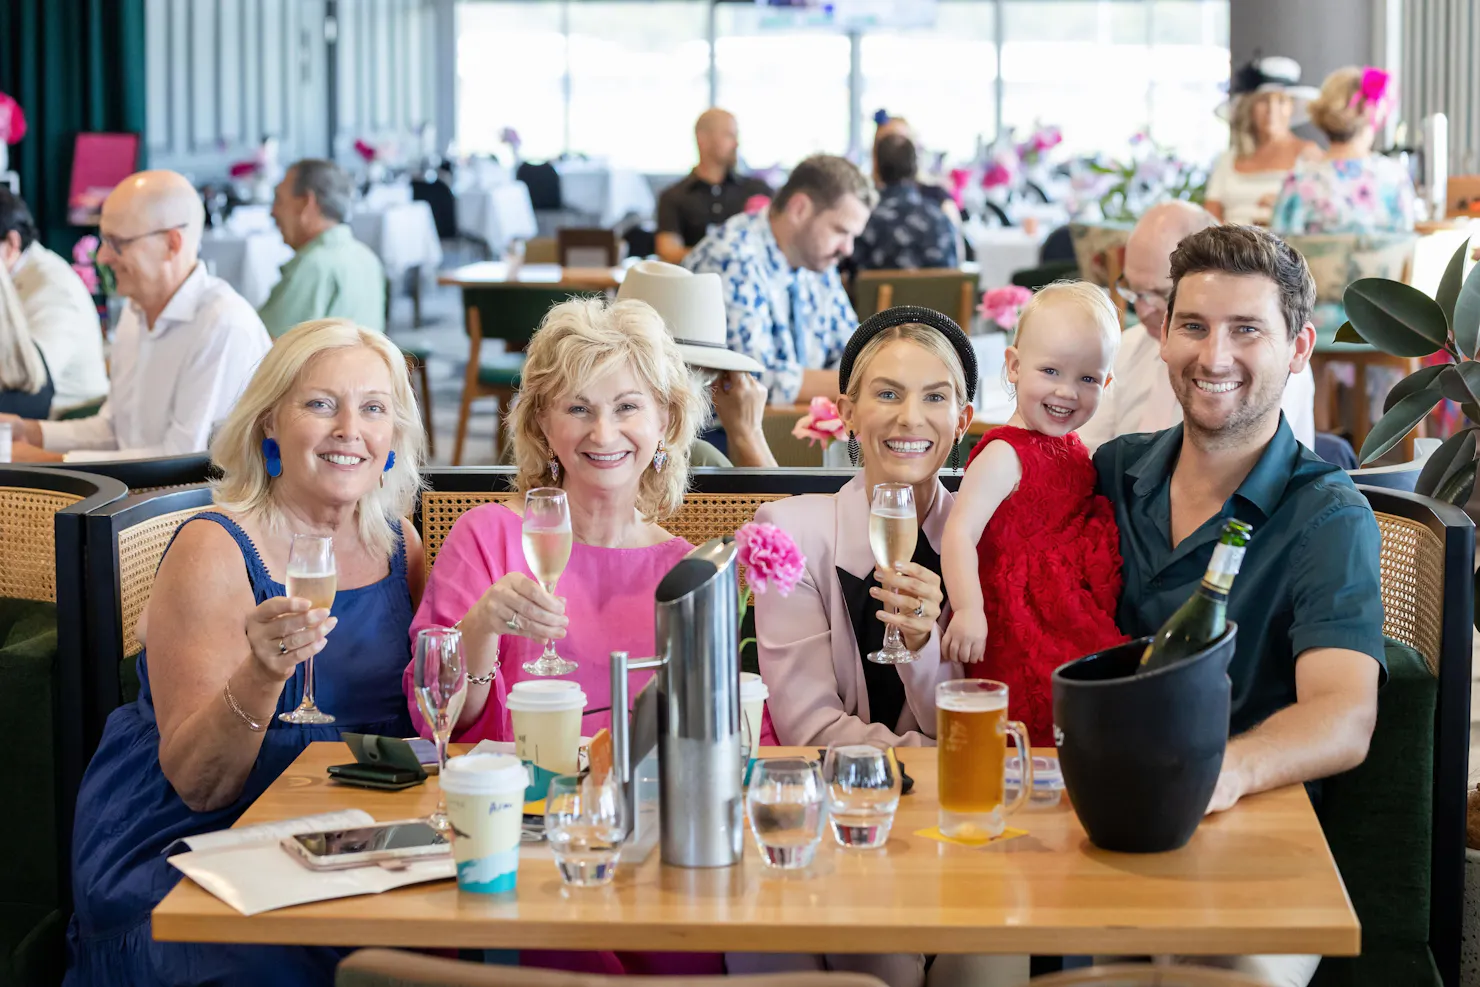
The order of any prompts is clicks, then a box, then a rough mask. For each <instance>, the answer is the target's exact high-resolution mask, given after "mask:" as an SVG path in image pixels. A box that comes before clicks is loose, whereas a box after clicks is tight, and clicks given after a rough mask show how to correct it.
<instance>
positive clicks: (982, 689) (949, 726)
mask: <svg viewBox="0 0 1480 987" xmlns="http://www.w3.org/2000/svg"><path fill="white" fill-rule="evenodd" d="M935 711H936V712H935V718H936V733H935V743H936V748H935V749H936V756H937V758H938V763H939V772H940V831H941V833H943V834H944V835H946V836H949V837H952V838H953V839H962V840H987V839H994V838H996V837H998V836H1001V835H1002V831H1003V830H1004V829H1006V828H1007V817H1008V816H1009V815H1011V814H1012V813H1014V812H1016V811H1017V810H1018V809H1021V808H1022V807H1023V806H1024V805H1025V804H1027V802H1028V799H1029V798H1030V797H1031V795H1032V794H1033V755H1032V748H1031V747H1030V746H1029V744H1028V728H1027V727H1025V726H1024V725H1023V724H1021V723H1019V722H1017V721H1015V720H1008V718H1007V686H1006V685H1004V684H1002V683H1001V682H993V681H992V680H990V679H956V680H953V681H950V682H941V683H940V684H939V685H937V686H936V687H935ZM1009 733H1011V734H1012V735H1013V737H1014V738H1015V739H1016V741H1017V748H1018V752H1019V754H1021V755H1022V757H1021V761H1022V763H1023V780H1022V784H1021V786H1020V787H1019V788H1018V794H1017V798H1015V799H1013V800H1012V803H1011V804H1006V798H1007V785H1006V770H1005V769H1006V765H1007V735H1008V734H1009Z"/></svg>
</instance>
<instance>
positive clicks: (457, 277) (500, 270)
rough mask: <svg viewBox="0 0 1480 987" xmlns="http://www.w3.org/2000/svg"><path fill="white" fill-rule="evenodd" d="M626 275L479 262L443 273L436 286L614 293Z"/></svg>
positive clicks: (601, 270) (608, 270)
mask: <svg viewBox="0 0 1480 987" xmlns="http://www.w3.org/2000/svg"><path fill="white" fill-rule="evenodd" d="M626 274H627V269H626V268H625V267H561V266H560V265H559V264H510V263H508V262H506V261H501V260H490V261H481V262H479V263H477V264H467V265H464V266H463V267H459V268H456V269H454V270H451V271H446V272H443V274H442V275H441V276H440V277H438V278H437V283H438V284H449V285H454V286H456V287H458V288H497V287H515V288H517V287H529V288H561V289H569V290H572V291H614V290H616V287H617V285H619V284H621V283H622V278H623V277H625V276H626Z"/></svg>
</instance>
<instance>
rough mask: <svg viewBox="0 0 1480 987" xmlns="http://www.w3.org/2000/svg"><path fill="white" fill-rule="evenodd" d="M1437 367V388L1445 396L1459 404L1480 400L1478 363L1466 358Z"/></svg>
mask: <svg viewBox="0 0 1480 987" xmlns="http://www.w3.org/2000/svg"><path fill="white" fill-rule="evenodd" d="M1439 369H1440V371H1441V372H1440V374H1439V390H1441V391H1443V392H1444V396H1445V397H1446V398H1448V399H1449V400H1451V401H1455V402H1458V403H1459V404H1474V403H1476V402H1477V401H1480V363H1476V362H1475V361H1474V360H1466V361H1464V362H1463V363H1448V364H1445V365H1444V366H1442V367H1440V368H1439ZM1412 376H1417V374H1414V375H1412Z"/></svg>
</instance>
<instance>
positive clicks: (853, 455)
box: [848, 429, 863, 466]
mask: <svg viewBox="0 0 1480 987" xmlns="http://www.w3.org/2000/svg"><path fill="white" fill-rule="evenodd" d="M848 462H850V463H852V464H853V465H854V466H857V465H858V464H859V463H861V462H863V450H862V449H861V448H859V445H858V436H856V435H854V434H853V431H852V429H849V431H848Z"/></svg>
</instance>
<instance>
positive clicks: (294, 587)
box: [278, 535, 337, 723]
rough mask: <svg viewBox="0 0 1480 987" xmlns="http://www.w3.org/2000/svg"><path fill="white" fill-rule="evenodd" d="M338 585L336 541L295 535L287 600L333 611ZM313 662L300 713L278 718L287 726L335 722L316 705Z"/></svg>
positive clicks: (306, 667) (306, 665)
mask: <svg viewBox="0 0 1480 987" xmlns="http://www.w3.org/2000/svg"><path fill="white" fill-rule="evenodd" d="M336 581H337V580H336V576H335V568H334V539H333V538H330V537H329V536H328V535H294V536H293V547H292V548H290V549H289V550H288V584H287V590H288V596H289V597H298V598H300V599H304V600H307V601H308V602H309V603H311V604H313V606H312V609H314V610H332V609H333V607H334V590H335V585H336ZM313 660H314V656H313V655H311V654H310V655H309V656H308V657H307V658H306V659H304V662H303V701H302V702H301V703H299V704H298V708H297V709H295V710H293V711H291V712H288V713H279V714H278V719H280V720H282V721H283V722H284V723H333V722H334V717H332V716H330V715H329V714H328V713H325V712H324V711H323V710H321V709H319V707H318V706H317V705H315V704H314V700H313Z"/></svg>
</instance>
